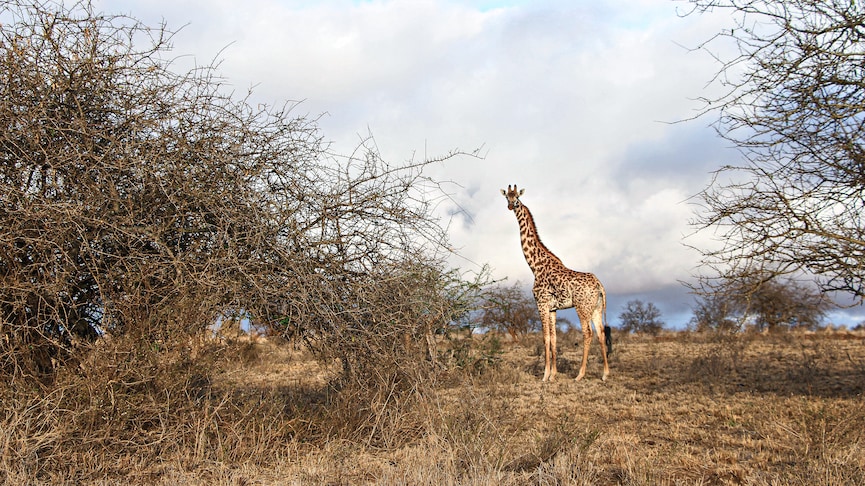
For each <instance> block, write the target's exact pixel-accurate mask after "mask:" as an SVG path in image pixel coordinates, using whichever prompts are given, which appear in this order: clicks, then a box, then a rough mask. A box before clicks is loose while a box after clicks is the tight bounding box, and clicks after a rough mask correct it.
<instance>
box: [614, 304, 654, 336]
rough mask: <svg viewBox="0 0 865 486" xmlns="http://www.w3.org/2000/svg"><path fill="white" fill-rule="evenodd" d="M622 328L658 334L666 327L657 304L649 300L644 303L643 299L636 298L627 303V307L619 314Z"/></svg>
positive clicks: (627, 330) (629, 330) (626, 330)
mask: <svg viewBox="0 0 865 486" xmlns="http://www.w3.org/2000/svg"><path fill="white" fill-rule="evenodd" d="M619 319H620V320H621V322H622V324H621V329H622V330H623V331H625V332H645V333H648V334H658V333H659V332H661V329H663V328H664V321H662V320H661V311H660V310H658V308H657V307H655V304H653V303H651V302H649V303H648V304H644V303H643V301H642V300H639V299H635V300H630V301H628V303H627V304H625V309H624V310H623V311H622V313H621V314H619Z"/></svg>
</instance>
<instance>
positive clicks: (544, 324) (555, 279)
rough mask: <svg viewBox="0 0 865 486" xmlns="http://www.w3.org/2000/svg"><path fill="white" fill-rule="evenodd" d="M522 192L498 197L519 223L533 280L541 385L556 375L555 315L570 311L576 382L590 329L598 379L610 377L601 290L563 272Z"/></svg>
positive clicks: (585, 277)
mask: <svg viewBox="0 0 865 486" xmlns="http://www.w3.org/2000/svg"><path fill="white" fill-rule="evenodd" d="M524 192H525V189H521V190H517V186H516V185H514V186H513V188H512V187H511V186H510V185H509V186H508V189H507V190H504V189H502V194H503V195H504V196H505V198H507V200H508V209H509V210H511V211H513V212H514V214H515V215H516V217H517V221H518V222H519V225H520V241H521V242H522V245H523V255H524V256H525V257H526V262H527V263H528V264H529V268H531V269H532V273H533V274H534V276H535V283H534V286H533V287H532V292H533V293H534V295H535V301H536V302H537V304H538V313H539V314H540V317H541V328H542V330H543V334H544V381H552V380H554V379H555V377H556V373H557V371H556V311H557V310H561V309H569V308H571V307H573V308H574V310H576V311H577V317H579V319H580V326H581V327H582V330H583V362H582V365H581V366H580V372H579V374H578V375H577V380H580V379H582V378H583V376H584V375H585V374H586V362H587V361H588V359H589V346H590V345H591V343H592V328H593V327H594V331H595V333H596V334H597V335H598V342H599V343H600V344H601V354H602V355H603V358H604V374H603V377H602V379H603V380H606V379H607V376H608V375H609V374H610V366H609V363H608V361H607V345H606V343H605V339H604V327H605V324H606V323H605V322H604V321H605V320H606V312H607V294H606V291H605V290H604V286H603V285H602V284H601V281H600V280H598V277H596V276H595V275H594V274H592V273H585V272H577V271H574V270H571V269H570V268H567V267H566V266H565V265H564V264H563V263H562V261H561V260H560V259H559V257H557V256H556V255H554V254H553V252H551V251H550V250H549V249H548V248H547V247H546V246H545V245H544V244H543V242H541V239H540V237H539V236H538V229H537V226H535V220H534V218H532V213H531V212H530V211H529V208H527V207H526V206H525V205H524V204H523V203H522V202H521V201H520V196H522V195H523V193H524Z"/></svg>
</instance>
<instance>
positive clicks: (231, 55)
mask: <svg viewBox="0 0 865 486" xmlns="http://www.w3.org/2000/svg"><path fill="white" fill-rule="evenodd" d="M94 4H95V6H96V8H97V9H98V10H102V11H105V12H110V13H126V14H131V15H132V16H133V17H136V18H138V19H140V20H142V21H144V23H146V24H149V25H157V24H158V23H159V22H161V21H164V22H165V23H166V24H167V25H168V27H169V29H179V28H181V27H182V29H181V30H180V32H179V34H178V35H177V36H176V37H175V39H174V52H175V54H178V55H181V54H184V55H185V54H188V55H189V56H188V57H186V58H185V59H186V61H194V62H197V63H198V64H210V63H211V62H212V61H213V60H214V59H216V60H218V61H220V62H221V64H220V67H219V71H220V72H221V73H222V74H223V75H224V76H225V77H226V78H227V79H228V80H229V82H230V84H231V85H232V86H233V87H234V88H235V89H236V90H237V91H238V93H240V94H245V93H246V91H247V89H249V88H253V89H254V96H253V100H255V101H256V102H264V103H271V104H282V102H284V101H286V100H294V101H301V102H302V103H301V104H300V106H299V107H298V108H297V109H296V113H298V114H309V115H310V116H313V117H318V116H319V115H323V116H322V117H321V119H320V126H321V129H322V133H323V135H324V136H325V138H327V139H329V140H331V141H333V144H334V148H335V149H336V150H337V151H343V152H344V153H348V152H349V151H350V150H351V148H353V147H354V146H355V145H356V144H357V143H358V141H359V140H360V138H362V137H364V136H366V135H367V134H369V133H372V134H373V135H374V137H375V140H376V143H377V145H378V148H379V149H380V150H381V153H382V155H383V156H384V157H385V158H386V159H387V160H391V161H394V162H399V161H405V160H409V159H416V160H417V159H423V158H424V157H434V156H437V155H442V154H444V153H446V152H448V151H451V150H455V149H457V150H463V151H471V150H474V149H476V148H481V153H482V154H483V158H471V157H462V158H457V159H454V160H451V161H448V162H445V163H443V164H440V165H436V166H434V167H432V168H431V172H430V175H432V176H434V177H436V178H439V179H443V180H447V181H452V184H450V185H449V186H447V187H448V190H449V191H450V192H451V194H452V198H453V203H452V204H450V205H445V206H442V208H441V210H442V212H443V214H448V213H451V212H454V210H455V209H457V208H459V210H460V211H459V212H457V213H456V214H455V215H453V216H452V217H451V220H450V236H451V240H452V243H453V245H454V246H455V247H456V248H458V249H459V251H460V254H461V255H462V257H461V258H455V259H454V261H453V263H454V265H458V266H460V267H462V268H464V269H466V270H477V269H479V268H480V266H481V265H483V264H489V265H490V266H491V267H492V270H493V275H494V276H495V277H497V278H504V277H507V278H508V280H509V281H510V282H514V281H520V282H523V283H525V284H526V285H527V286H528V285H530V284H531V282H532V275H531V272H530V271H529V268H528V266H527V265H526V262H525V260H524V259H523V256H522V251H521V248H520V242H519V232H518V226H517V222H516V218H515V217H514V216H513V214H512V213H510V212H509V211H508V210H507V207H506V203H505V199H504V198H503V197H502V195H501V194H500V192H499V190H500V189H501V188H505V187H507V185H508V184H514V183H515V184H518V185H519V186H520V187H522V188H525V190H526V193H525V195H524V196H523V197H522V200H523V202H524V203H525V205H526V206H528V207H529V208H530V209H531V211H532V213H533V215H534V217H535V220H536V222H537V225H538V229H539V232H540V235H541V238H542V239H543V240H544V242H545V243H546V245H547V246H548V247H549V248H550V249H551V250H552V251H553V252H555V253H556V254H557V255H558V256H559V257H560V258H561V259H562V260H563V261H564V262H565V264H566V265H568V266H569V267H571V268H573V269H575V270H580V271H590V272H593V273H595V274H597V275H598V277H599V278H600V279H601V281H602V282H603V283H604V285H605V286H606V288H607V291H608V293H609V299H608V316H609V318H610V320H611V322H612V323H613V324H614V325H615V324H617V323H618V315H619V313H620V312H621V310H622V307H623V306H624V304H625V303H626V302H627V301H628V300H631V299H635V298H639V299H642V300H643V301H644V302H653V303H654V304H655V305H656V306H658V308H659V309H660V310H661V311H662V313H663V316H662V318H663V319H664V320H666V322H667V323H668V324H670V325H671V326H673V327H681V326H683V325H684V324H685V323H686V322H687V320H688V319H689V318H690V316H691V309H690V306H691V305H692V303H693V297H692V296H691V295H689V294H688V292H687V290H686V289H685V287H684V286H683V285H682V284H681V283H680V282H681V281H687V280H690V279H691V275H692V274H693V273H694V272H695V270H696V265H697V262H698V256H699V255H698V254H697V252H696V251H694V250H692V249H689V248H688V247H687V246H686V245H685V244H683V237H684V236H686V235H688V234H690V233H691V228H690V227H689V225H688V221H689V219H691V218H692V217H693V212H694V211H695V210H696V208H695V207H694V206H693V205H692V204H689V202H688V199H689V197H690V196H692V195H694V194H695V193H696V192H698V191H699V190H700V189H702V188H703V187H704V186H705V185H706V184H707V183H708V181H709V178H710V172H711V171H712V170H713V169H716V168H718V167H720V165H722V164H723V163H725V162H730V161H734V160H735V159H736V158H737V157H738V155H737V152H736V151H734V150H732V149H730V148H729V147H728V146H727V144H726V143H725V142H723V141H721V140H719V139H718V137H717V136H716V135H715V133H714V131H713V130H712V129H711V128H710V127H709V124H710V123H711V121H712V119H710V118H701V119H698V120H696V121H691V122H686V123H678V124H671V123H670V122H675V121H679V120H684V119H688V118H690V117H692V116H693V115H694V114H695V113H696V110H698V109H699V108H700V106H701V105H700V103H699V102H697V101H696V99H697V98H700V97H706V96H711V94H712V92H713V91H714V90H715V89H717V87H713V86H712V85H711V84H710V83H709V81H710V80H711V78H712V76H713V74H715V73H716V72H717V70H718V65H717V63H716V62H715V61H714V59H713V58H712V56H710V55H709V53H707V52H706V51H705V50H696V51H695V50H693V49H688V48H692V47H696V46H698V45H699V44H700V43H701V42H702V41H705V40H707V39H709V38H710V37H711V36H712V35H713V34H714V33H716V32H717V31H718V30H719V29H720V28H722V27H723V26H725V25H729V22H730V20H731V19H730V17H729V14H728V13H726V12H719V13H715V14H713V15H692V16H687V17H683V16H681V15H680V14H681V13H683V12H685V11H687V10H688V4H687V2H681V1H673V0H605V1H603V2H596V1H592V2H589V1H572V0H562V1H518V0H514V1H506V0H502V1H494V0H478V1H467V2H458V1H445V0H393V1H391V0H387V1H348V0H345V1H336V0H334V1H304V0H295V1H291V0H282V1H280V0H246V1H244V2H237V1H235V0H200V1H197V0H196V1H184V0H170V1H168V0H101V1H96V2H94ZM686 242H687V243H688V244H691V245H696V246H701V245H708V244H711V238H710V237H709V235H697V236H696V237H689V238H688V239H687V240H686ZM565 317H569V318H572V319H575V314H574V315H573V316H572V315H568V314H566V315H565ZM857 318H859V319H860V320H861V316H860V317H857ZM836 319H837V318H836ZM854 319H855V318H854Z"/></svg>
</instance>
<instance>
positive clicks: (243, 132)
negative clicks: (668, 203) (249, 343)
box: [0, 0, 471, 376]
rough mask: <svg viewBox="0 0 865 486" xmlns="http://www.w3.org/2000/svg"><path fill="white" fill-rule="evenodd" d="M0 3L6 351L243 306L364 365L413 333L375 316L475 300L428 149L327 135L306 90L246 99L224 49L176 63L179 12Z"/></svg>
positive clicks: (25, 363) (167, 332) (26, 368)
mask: <svg viewBox="0 0 865 486" xmlns="http://www.w3.org/2000/svg"><path fill="white" fill-rule="evenodd" d="M0 18H2V19H3V21H2V24H0V371H2V372H5V373H11V374H13V375H19V376H20V375H40V374H45V373H50V372H51V367H52V366H53V365H54V364H55V363H57V362H63V361H64V360H65V359H69V358H70V357H75V356H76V344H75V343H76V342H84V341H87V340H93V339H95V338H96V337H97V336H98V335H100V334H103V333H109V334H112V335H115V336H128V337H131V338H132V339H135V340H139V341H142V342H143V343H145V345H144V346H140V348H141V349H151V348H153V346H151V347H148V346H147V345H146V343H165V342H168V341H169V340H171V339H173V338H174V337H176V336H180V338H181V339H183V336H184V335H188V334H191V333H196V332H199V331H201V330H203V329H205V328H207V326H210V325H211V324H213V323H214V322H215V321H217V320H218V319H219V318H220V317H230V316H233V315H237V314H242V315H244V316H246V317H249V318H252V319H253V320H254V321H255V322H256V324H257V325H264V326H271V327H272V328H275V329H276V330H277V331H278V332H280V333H283V334H284V335H286V336H289V337H293V338H297V339H301V340H302V341H303V342H305V343H306V344H307V345H308V346H309V347H310V348H311V349H312V350H313V351H314V352H316V353H317V354H318V355H321V356H336V357H339V358H340V359H342V360H343V362H344V364H345V367H346V369H347V370H352V369H358V368H361V367H362V366H361V365H362V364H363V363H364V362H366V361H368V362H370V363H381V362H387V363H393V362H395V361H396V358H393V359H390V358H388V359H384V358H382V357H381V356H378V355H377V354H376V353H379V352H394V353H402V354H398V355H396V357H397V358H398V357H399V356H403V355H405V353H407V352H408V351H407V350H406V348H405V347H402V348H397V347H395V346H390V347H384V346H383V345H381V346H379V345H380V344H381V342H378V344H376V343H375V342H373V339H371V338H370V336H372V337H376V338H378V339H380V340H381V339H385V340H386V339H387V338H388V336H391V335H392V334H400V335H406V334H408V335H415V334H417V329H418V328H419V327H421V328H423V329H428V328H430V326H433V327H435V326H444V325H447V323H448V322H449V319H451V317H452V315H453V314H454V313H455V312H458V311H457V309H458V308H459V307H460V305H462V304H461V303H460V302H463V301H464V300H466V299H465V298H464V296H463V294H464V293H465V292H462V290H464V289H469V288H471V285H468V284H466V283H465V282H463V281H461V280H459V279H455V278H453V277H452V276H449V275H450V274H449V273H448V272H447V271H446V269H445V266H444V256H445V255H446V254H447V240H446V233H445V230H444V229H443V227H442V226H441V225H440V224H439V221H438V219H437V218H436V216H435V215H434V212H433V208H434V205H435V203H436V202H437V198H441V197H444V195H443V193H442V191H441V188H440V185H439V183H438V182H437V181H434V180H432V179H430V178H429V177H427V176H425V175H424V173H423V169H424V167H425V166H426V165H427V164H429V163H431V162H432V161H426V160H425V161H409V162H406V163H404V164H389V163H387V162H385V161H383V160H382V159H381V157H380V156H379V155H378V153H377V152H376V151H375V150H374V144H373V143H368V144H362V145H361V146H359V147H358V150H357V151H356V152H355V153H354V154H351V155H349V156H342V157H341V156H334V155H331V154H330V153H329V151H328V150H327V146H326V144H324V143H323V142H322V135H321V134H320V132H319V130H318V128H317V126H316V123H315V120H314V119H308V118H305V117H297V116H294V115H293V114H292V111H291V110H292V107H293V105H291V104H288V105H285V106H283V107H276V108H271V107H262V105H257V104H256V105H253V104H251V103H249V102H247V100H246V99H239V100H238V99H235V98H234V97H233V96H232V95H231V94H230V91H229V90H227V89H225V88H224V87H223V85H222V83H223V81H222V79H221V78H220V77H219V76H218V75H217V74H216V73H215V70H214V69H213V68H212V67H204V68H198V69H194V70H192V71H190V72H186V73H179V74H178V73H175V72H173V71H172V70H171V67H172V66H171V62H170V61H169V60H167V59H170V58H171V56H170V42H171V38H172V36H173V35H174V34H173V33H172V32H171V31H169V30H167V29H166V28H165V27H164V26H163V27H159V28H150V27H147V26H145V25H142V24H141V23H139V22H138V21H136V20H135V19H133V18H129V17H126V16H117V15H108V14H102V13H97V12H94V11H93V10H92V5H91V4H90V3H89V2H81V3H73V4H70V5H66V4H63V3H52V2H41V1H39V2H37V1H34V2H28V1H25V0H19V1H12V2H4V3H3V4H2V5H0ZM449 156H450V154H448V155H445V156H444V157H442V159H444V158H447V157H449ZM440 160H441V159H440ZM391 291H394V292H396V293H393V294H391V293H386V292H391ZM397 296H400V298H397ZM461 299H462V300H461ZM368 338H369V339H368ZM391 341H392V340H391ZM360 343H366V344H368V347H365V348H363V347H361V344H360ZM385 374H386V373H385ZM381 375H382V373H369V374H366V375H363V376H381ZM388 376H390V375H388Z"/></svg>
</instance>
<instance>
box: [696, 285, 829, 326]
mask: <svg viewBox="0 0 865 486" xmlns="http://www.w3.org/2000/svg"><path fill="white" fill-rule="evenodd" d="M757 280H759V281H760V282H759V283H756V284H755V283H745V284H743V285H742V287H743V288H748V289H751V290H750V291H748V292H745V291H733V292H729V293H727V294H720V293H714V294H710V295H706V296H703V297H702V299H700V300H699V301H698V303H697V306H696V308H695V309H694V317H693V318H692V319H691V323H690V325H691V327H692V328H693V329H695V330H698V331H708V330H717V331H722V330H723V331H737V330H741V329H743V328H744V327H745V326H746V325H747V326H749V327H751V328H753V329H754V330H757V331H780V330H789V329H794V328H799V329H809V330H816V329H817V328H819V327H820V325H821V324H822V323H823V318H824V317H825V315H826V311H827V310H828V309H829V304H830V303H829V301H828V299H827V298H826V296H825V295H824V294H822V293H820V292H818V291H817V290H816V289H815V288H813V286H810V285H803V284H801V283H798V282H796V281H793V280H778V279H772V280H765V279H760V278H757ZM737 285H738V284H737V283H728V284H726V288H727V289H735V288H736V286H737Z"/></svg>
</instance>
